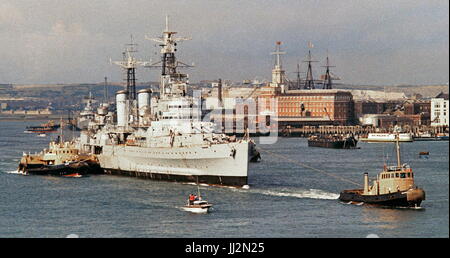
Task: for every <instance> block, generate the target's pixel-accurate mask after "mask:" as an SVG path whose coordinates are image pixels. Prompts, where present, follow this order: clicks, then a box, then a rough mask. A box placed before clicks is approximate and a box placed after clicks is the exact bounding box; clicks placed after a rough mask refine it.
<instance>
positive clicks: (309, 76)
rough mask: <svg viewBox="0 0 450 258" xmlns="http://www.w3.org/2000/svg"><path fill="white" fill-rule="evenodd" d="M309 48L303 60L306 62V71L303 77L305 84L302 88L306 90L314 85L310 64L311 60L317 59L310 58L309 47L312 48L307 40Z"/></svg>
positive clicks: (313, 87)
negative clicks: (304, 77)
mask: <svg viewBox="0 0 450 258" xmlns="http://www.w3.org/2000/svg"><path fill="white" fill-rule="evenodd" d="M308 47H309V50H308V57H307V59H306V60H305V61H303V62H305V63H308V71H307V72H306V79H305V85H304V87H303V88H304V89H307V90H312V89H315V86H314V78H313V73H312V65H311V63H313V62H317V61H313V60H312V56H311V48H313V47H314V46H313V44H312V43H311V42H309V44H308Z"/></svg>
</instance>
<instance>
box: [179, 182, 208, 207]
mask: <svg viewBox="0 0 450 258" xmlns="http://www.w3.org/2000/svg"><path fill="white" fill-rule="evenodd" d="M197 191H198V196H196V195H193V194H190V195H189V198H188V200H187V203H186V205H185V206H183V207H181V208H182V209H183V210H184V211H189V212H192V213H208V211H209V209H210V208H211V207H212V206H213V205H212V204H211V203H208V201H207V200H203V199H202V196H201V194H200V186H199V184H198V177H197Z"/></svg>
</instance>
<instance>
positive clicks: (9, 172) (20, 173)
mask: <svg viewBox="0 0 450 258" xmlns="http://www.w3.org/2000/svg"><path fill="white" fill-rule="evenodd" d="M5 173H7V174H15V175H25V174H24V173H23V172H21V171H19V170H13V171H5Z"/></svg>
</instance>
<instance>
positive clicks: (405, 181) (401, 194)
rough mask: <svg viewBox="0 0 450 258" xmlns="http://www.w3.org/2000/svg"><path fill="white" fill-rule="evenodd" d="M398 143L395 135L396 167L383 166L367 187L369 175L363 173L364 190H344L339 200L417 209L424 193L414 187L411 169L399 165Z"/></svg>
mask: <svg viewBox="0 0 450 258" xmlns="http://www.w3.org/2000/svg"><path fill="white" fill-rule="evenodd" d="M399 142H400V141H399V136H398V135H397V141H396V152H397V165H395V166H387V165H385V166H384V169H383V171H381V173H380V174H378V175H377V178H376V180H374V181H373V185H369V175H368V173H364V188H363V189H352V190H344V191H342V192H341V193H340V196H339V200H341V201H343V202H351V203H365V204H376V205H382V206H392V207H419V206H420V204H421V203H422V201H423V200H425V191H424V190H423V189H422V188H419V187H417V186H416V185H415V183H414V173H413V171H412V169H411V167H410V166H409V165H407V164H402V163H401V160H400V143H399Z"/></svg>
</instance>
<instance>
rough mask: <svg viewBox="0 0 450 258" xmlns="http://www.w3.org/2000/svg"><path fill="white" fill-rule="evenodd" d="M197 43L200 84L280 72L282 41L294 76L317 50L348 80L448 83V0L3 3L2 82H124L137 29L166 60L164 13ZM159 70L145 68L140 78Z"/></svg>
mask: <svg viewBox="0 0 450 258" xmlns="http://www.w3.org/2000/svg"><path fill="white" fill-rule="evenodd" d="M166 15H169V17H170V26H171V29H172V30H175V31H178V34H177V35H179V36H188V37H192V40H190V41H185V42H182V43H180V44H179V45H178V52H177V54H178V59H179V60H181V61H183V62H185V63H189V64H192V63H194V64H195V67H194V68H189V69H186V70H183V71H184V72H186V73H188V74H189V75H190V80H191V81H192V82H198V81H200V80H210V79H218V78H222V79H224V80H233V81H241V80H244V79H260V80H262V79H267V80H270V78H271V69H272V66H273V64H274V57H273V56H271V55H270V52H273V51H274V49H275V42H276V41H281V42H282V50H283V51H285V52H286V54H285V55H284V56H283V57H282V62H283V63H282V64H283V68H284V69H285V70H286V74H287V76H288V78H290V79H292V80H295V79H296V75H295V71H296V69H297V68H296V66H297V62H301V67H300V68H301V70H302V71H303V72H304V70H305V68H306V66H305V64H304V63H302V61H303V60H304V59H305V57H306V55H307V52H308V42H312V43H313V45H314V47H313V48H312V49H311V51H312V54H313V59H315V60H317V61H318V62H317V63H314V64H313V65H314V66H313V69H314V73H315V76H318V75H319V74H321V73H322V72H323V69H324V68H323V67H321V66H323V65H325V58H326V55H327V52H328V55H329V57H330V62H331V64H332V65H333V66H335V67H333V68H332V69H333V70H332V71H333V73H334V74H336V75H337V76H339V77H340V78H341V79H342V80H341V82H342V83H349V84H365V85H398V84H417V85H420V84H444V83H448V80H449V1H448V0H427V1H425V0H421V1H414V0H405V1H403V0H371V1H359V0H339V1H333V0H329V1H328V0H240V1H238V0H220V1H219V0H151V1H149V0H39V1H36V0H0V84H1V83H13V84H43V83H96V82H102V81H103V80H104V79H103V78H104V77H105V76H107V77H108V78H109V80H110V81H121V80H122V79H123V73H122V72H121V70H120V68H119V67H117V66H114V65H111V64H110V62H109V61H110V59H112V60H120V59H121V56H122V54H121V53H122V52H123V49H124V47H125V44H127V43H129V42H130V36H131V35H133V38H134V41H135V42H136V43H137V44H138V50H139V52H138V53H136V57H138V58H139V59H141V60H145V61H148V60H150V59H151V60H153V61H156V60H159V48H158V47H157V46H156V45H155V44H154V43H153V42H151V41H148V40H146V39H145V36H146V35H147V36H151V37H157V36H160V35H161V32H162V30H163V29H164V23H165V16H166ZM158 74H159V71H157V70H149V69H148V68H139V69H138V71H137V78H138V80H139V81H158V80H159V77H158Z"/></svg>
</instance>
